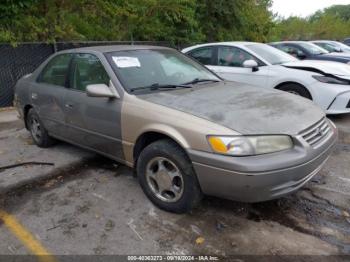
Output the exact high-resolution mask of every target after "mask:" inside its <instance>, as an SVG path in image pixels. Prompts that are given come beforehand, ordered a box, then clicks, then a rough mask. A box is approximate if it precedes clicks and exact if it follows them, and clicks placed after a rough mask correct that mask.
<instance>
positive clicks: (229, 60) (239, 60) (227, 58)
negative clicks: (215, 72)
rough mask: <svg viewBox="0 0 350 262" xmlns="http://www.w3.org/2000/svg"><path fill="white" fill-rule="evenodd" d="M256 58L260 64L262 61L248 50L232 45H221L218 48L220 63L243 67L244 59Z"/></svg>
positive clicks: (221, 64)
mask: <svg viewBox="0 0 350 262" xmlns="http://www.w3.org/2000/svg"><path fill="white" fill-rule="evenodd" d="M247 60H254V61H256V62H257V63H258V64H261V63H260V61H259V60H258V59H257V58H255V57H254V56H252V55H251V54H249V53H247V52H246V51H244V50H242V49H240V48H237V47H232V46H220V47H219V48H218V65H219V66H231V67H243V63H244V61H247Z"/></svg>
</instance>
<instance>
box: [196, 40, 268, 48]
mask: <svg viewBox="0 0 350 262" xmlns="http://www.w3.org/2000/svg"><path fill="white" fill-rule="evenodd" d="M249 44H262V43H257V42H247V41H227V42H212V43H205V44H198V45H194V46H191V48H192V47H195V46H196V47H200V46H210V45H232V46H245V45H249Z"/></svg>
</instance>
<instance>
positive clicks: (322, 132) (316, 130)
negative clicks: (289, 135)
mask: <svg viewBox="0 0 350 262" xmlns="http://www.w3.org/2000/svg"><path fill="white" fill-rule="evenodd" d="M330 131H331V127H330V124H329V122H328V120H327V119H326V118H325V117H324V118H322V119H321V120H320V121H318V122H317V123H315V124H313V125H312V126H310V127H309V128H307V129H305V130H304V131H302V132H301V133H300V135H301V136H302V137H303V138H304V140H305V141H306V142H307V143H309V145H311V146H314V145H316V144H318V143H320V142H322V140H323V139H325V138H326V137H327V135H328V134H329V132H330Z"/></svg>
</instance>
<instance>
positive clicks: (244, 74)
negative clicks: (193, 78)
mask: <svg viewBox="0 0 350 262" xmlns="http://www.w3.org/2000/svg"><path fill="white" fill-rule="evenodd" d="M246 60H255V61H256V62H257V63H258V65H259V68H258V70H257V71H253V70H252V68H245V67H243V63H244V61H246ZM208 67H209V68H210V69H212V70H213V71H214V72H216V73H217V74H218V75H219V76H221V77H222V78H224V79H226V80H230V81H237V82H240V83H246V84H250V85H255V86H262V85H265V84H266V83H267V80H268V77H269V68H268V66H265V64H264V63H263V62H261V61H260V60H259V59H258V58H256V57H255V56H253V55H252V54H250V53H248V52H246V51H245V50H243V49H241V48H238V47H234V46H218V50H217V63H216V64H215V65H212V66H208Z"/></svg>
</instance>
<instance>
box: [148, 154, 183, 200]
mask: <svg viewBox="0 0 350 262" xmlns="http://www.w3.org/2000/svg"><path fill="white" fill-rule="evenodd" d="M146 180H147V184H148V186H149V188H150V189H151V190H152V192H153V194H154V195H155V196H156V197H157V198H158V199H160V200H162V201H165V202H176V201H177V200H179V199H180V198H181V196H182V194H183V189H184V184H183V177H182V174H181V172H180V170H179V168H178V167H177V166H176V165H175V164H174V163H173V162H172V161H171V160H169V159H167V158H164V157H155V158H153V159H151V161H149V163H148V165H147V167H146Z"/></svg>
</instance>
